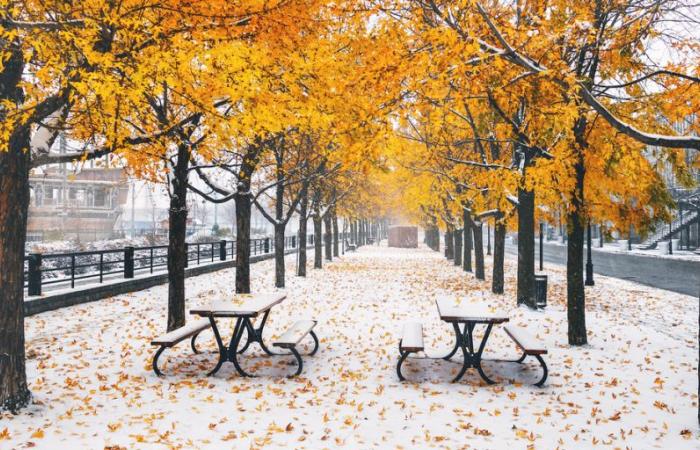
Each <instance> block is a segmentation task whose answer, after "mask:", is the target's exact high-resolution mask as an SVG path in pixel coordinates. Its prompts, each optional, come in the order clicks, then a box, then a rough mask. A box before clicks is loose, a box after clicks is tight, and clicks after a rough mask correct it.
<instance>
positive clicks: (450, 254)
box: [445, 228, 455, 259]
mask: <svg viewBox="0 0 700 450" xmlns="http://www.w3.org/2000/svg"><path fill="white" fill-rule="evenodd" d="M452 234H453V232H452V228H448V229H447V231H445V258H447V259H453V258H454V255H455V241H454V238H453V237H452Z"/></svg>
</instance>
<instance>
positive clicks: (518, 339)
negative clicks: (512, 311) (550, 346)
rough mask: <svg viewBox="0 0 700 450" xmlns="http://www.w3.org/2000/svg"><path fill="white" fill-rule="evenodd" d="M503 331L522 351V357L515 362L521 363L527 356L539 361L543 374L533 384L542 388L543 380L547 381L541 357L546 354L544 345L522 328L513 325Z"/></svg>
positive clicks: (545, 368) (546, 373) (545, 366)
mask: <svg viewBox="0 0 700 450" xmlns="http://www.w3.org/2000/svg"><path fill="white" fill-rule="evenodd" d="M505 330H506V333H507V334H508V336H510V338H511V339H512V340H513V342H515V344H516V345H517V346H518V347H519V348H520V349H521V350H522V351H523V356H521V357H520V359H518V360H517V361H515V362H517V363H521V362H523V361H524V360H525V358H526V357H528V356H533V357H535V358H536V359H537V361H539V363H540V365H541V366H542V370H543V374H542V378H540V380H539V381H538V382H537V383H535V386H539V387H542V385H544V382H545V380H547V375H548V370H547V364H545V362H544V359H543V358H542V355H546V354H547V347H545V345H544V344H543V343H542V342H541V341H540V340H539V339H537V338H536V337H535V336H533V335H532V334H530V333H529V332H528V331H527V330H525V329H524V328H521V327H518V326H515V325H508V326H506V327H505Z"/></svg>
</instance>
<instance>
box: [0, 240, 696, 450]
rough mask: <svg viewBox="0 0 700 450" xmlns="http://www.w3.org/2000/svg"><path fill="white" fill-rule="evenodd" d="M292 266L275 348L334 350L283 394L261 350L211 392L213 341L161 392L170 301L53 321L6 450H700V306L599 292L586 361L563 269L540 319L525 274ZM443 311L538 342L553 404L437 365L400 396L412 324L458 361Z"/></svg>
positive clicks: (125, 300) (111, 304)
mask: <svg viewBox="0 0 700 450" xmlns="http://www.w3.org/2000/svg"><path fill="white" fill-rule="evenodd" d="M287 263H288V265H287V268H288V270H289V271H290V274H289V275H288V278H287V280H288V286H287V289H286V291H287V292H288V293H289V299H288V300H287V301H285V302H284V303H282V304H281V305H280V306H279V307H276V308H275V309H273V312H272V314H271V315H270V322H269V325H268V327H266V330H269V332H270V335H269V336H266V337H265V339H266V340H267V341H269V340H271V339H272V337H273V335H274V334H277V333H280V332H281V331H282V330H283V329H284V328H285V327H286V326H287V325H288V324H290V323H291V322H293V321H294V320H296V319H298V318H303V317H311V318H315V319H317V320H318V321H319V324H318V326H317V328H316V330H317V332H318V334H319V337H320V338H321V348H320V350H319V352H318V354H317V355H316V356H313V357H306V358H305V364H304V372H303V374H302V376H301V377H299V378H296V379H287V378H285V377H284V375H286V374H289V373H290V372H291V371H293V367H290V365H289V364H290V363H291V358H285V357H282V358H267V357H263V356H262V354H261V351H260V350H259V349H257V348H255V349H254V351H253V352H252V355H250V356H248V355H247V354H246V356H245V357H244V358H242V361H243V365H244V367H246V368H247V369H249V370H250V371H251V372H254V373H256V374H258V375H259V376H257V377H256V378H252V379H244V378H240V377H238V376H236V375H235V371H234V370H233V368H232V367H231V366H230V365H229V364H227V365H225V366H224V367H223V368H222V370H221V371H220V372H219V374H218V375H217V376H215V377H211V378H207V377H206V376H204V373H205V372H206V370H208V369H210V368H211V367H212V366H213V365H214V363H215V360H216V355H215V353H214V346H213V340H212V339H211V337H210V336H205V335H203V336H202V338H200V342H201V344H203V345H202V346H203V347H204V348H205V350H206V351H205V352H204V353H203V354H202V355H197V356H192V355H191V353H190V351H189V349H188V346H187V345H186V343H182V344H180V345H179V346H178V347H176V348H175V349H173V350H172V351H170V352H168V353H166V354H164V357H163V358H162V362H163V363H164V364H163V367H162V368H163V371H164V373H165V374H166V376H165V377H163V378H157V377H155V376H154V375H153V374H152V372H151V371H150V358H151V356H152V354H153V348H152V347H151V346H150V345H149V342H150V339H151V338H152V337H153V336H155V335H157V334H159V333H161V332H162V331H163V327H164V324H165V304H166V301H167V287H165V286H158V287H155V288H152V289H149V290H146V291H142V292H139V293H133V294H127V295H121V296H118V297H115V298H112V299H107V300H103V301H99V302H94V303H90V304H85V305H79V306H75V307H71V308H65V309H61V310H58V311H52V312H48V313H44V314H40V315H37V316H34V317H31V318H29V319H28V321H27V346H28V352H29V358H30V360H29V363H28V367H29V378H30V383H31V389H32V391H33V393H34V396H35V399H36V401H37V403H36V404H35V405H33V406H32V407H31V408H30V409H29V410H28V411H26V412H25V413H23V414H21V415H19V416H14V417H11V416H3V417H2V418H1V419H2V420H1V421H0V448H5V446H7V443H8V442H9V446H7V448H13V447H22V446H26V445H28V444H27V443H28V442H32V444H33V445H35V446H36V447H38V448H51V449H56V448H77V447H92V448H96V447H103V446H121V447H127V448H129V447H132V446H136V447H140V446H143V445H145V443H153V444H159V445H160V446H156V447H153V448H162V446H171V447H184V448H314V449H316V448H351V449H355V448H363V449H364V448H416V449H423V448H429V447H436V448H497V447H498V448H503V447H504V446H514V448H525V447H527V446H528V445H534V446H535V447H536V448H554V447H556V446H560V447H562V448H571V447H573V446H575V445H578V446H580V445H584V446H586V447H587V446H591V445H593V444H601V443H603V442H605V443H608V444H609V445H613V446H619V447H624V446H630V447H633V448H641V447H644V448H649V447H658V448H697V446H698V442H699V441H698V434H697V425H696V424H697V422H696V411H695V410H694V409H693V396H694V393H695V392H696V389H697V386H696V382H697V378H696V375H695V372H694V371H695V365H696V363H697V360H696V358H697V350H696V348H695V339H696V335H695V333H696V332H697V328H696V327H697V324H696V320H697V315H698V310H697V307H698V305H697V301H696V300H695V299H692V298H691V297H687V296H683V295H680V294H673V293H669V292H667V291H661V290H657V289H653V288H648V287H643V286H639V285H636V284H633V283H630V282H626V281H620V280H614V279H610V278H606V277H599V278H598V279H597V283H598V284H597V286H596V287H595V290H590V291H589V294H588V311H589V313H588V317H587V319H588V325H589V331H590V334H589V341H590V344H589V345H588V346H586V347H583V348H570V347H568V345H567V343H566V320H565V319H566V314H565V310H564V293H565V286H564V284H563V283H564V273H563V271H562V270H560V269H557V268H552V269H551V270H550V271H549V272H548V274H549V275H550V305H549V306H548V308H547V309H546V310H545V311H544V312H532V311H528V310H526V309H524V308H517V307H516V306H515V302H514V300H513V299H514V276H515V266H514V263H513V261H512V260H508V261H507V267H506V272H507V275H506V285H507V289H506V293H505V295H503V296H496V295H493V294H491V293H490V292H489V284H488V282H484V281H479V280H475V279H474V278H473V276H471V274H465V273H464V272H463V271H462V270H461V268H459V267H455V266H454V265H452V264H451V263H450V262H448V261H446V260H445V259H444V258H443V257H442V256H441V255H440V254H438V253H435V252H432V251H430V250H428V249H426V248H424V247H421V248H419V249H388V248H386V247H377V246H371V247H370V246H367V247H363V248H361V249H360V250H358V251H357V252H354V253H349V254H346V255H344V256H342V257H341V258H337V259H336V260H335V261H333V262H332V263H326V264H325V265H324V269H323V270H313V269H311V268H310V269H309V276H308V277H307V278H305V279H301V278H298V277H295V276H293V274H292V273H293V272H292V271H293V269H294V264H295V260H294V256H293V255H292V256H290V257H289V258H288V260H287ZM324 263H325V261H324ZM488 272H489V271H488V267H487V273H488ZM252 273H253V288H254V289H255V290H257V291H258V292H265V291H272V290H273V288H271V286H273V277H274V274H273V263H272V262H271V261H265V262H261V263H259V264H256V265H254V266H253V267H252ZM233 277H234V271H233V270H222V271H219V272H216V273H213V274H208V275H204V276H199V277H193V278H190V279H188V280H187V291H188V298H189V300H188V302H189V304H188V307H193V306H195V305H198V304H203V303H206V302H209V301H211V300H216V299H222V298H226V297H229V296H230V295H231V289H232V285H233ZM444 295H447V296H451V297H453V298H461V299H462V300H463V301H466V302H473V303H475V304H476V303H479V304H484V303H485V304H487V305H488V306H490V307H492V308H494V309H497V310H499V311H502V312H504V313H506V314H508V315H509V316H510V317H511V321H512V322H514V323H516V324H519V325H523V326H527V327H528V328H529V329H530V330H531V331H533V332H534V333H536V334H537V335H538V336H539V337H540V338H541V339H543V340H544V341H545V342H546V343H547V345H548V347H549V348H550V354H549V355H548V364H549V366H550V369H551V372H550V378H549V380H548V384H547V385H546V386H545V388H543V389H538V388H534V387H532V386H530V383H531V382H533V381H535V380H536V379H537V378H538V377H539V369H538V368H537V366H536V365H533V366H525V367H524V368H522V369H518V368H516V367H513V366H510V365H506V364H504V363H490V364H488V365H486V366H485V370H486V372H487V373H488V374H489V375H490V376H492V378H494V379H495V380H497V381H498V384H497V385H495V386H485V385H482V384H481V383H480V379H479V378H478V375H476V374H475V373H468V374H467V375H466V376H465V378H464V379H463V380H462V381H461V382H460V383H456V384H453V383H450V382H449V380H450V379H451V378H452V375H453V374H454V373H455V372H456V370H457V369H458V367H459V366H458V365H457V364H453V363H448V362H444V361H441V360H431V359H413V360H409V361H408V362H407V363H406V364H405V365H404V373H405V374H406V375H407V377H408V378H409V380H411V381H410V382H407V383H399V382H398V380H397V378H396V373H395V364H396V361H397V357H398V350H397V346H398V339H399V334H400V332H401V327H402V323H403V322H404V321H406V320H420V321H422V322H423V323H424V329H425V331H424V333H425V335H426V348H427V353H428V356H435V355H439V354H443V353H445V352H446V350H447V349H448V348H449V347H450V345H451V336H452V334H451V331H450V328H449V327H448V326H447V325H446V324H445V323H442V322H441V321H440V320H439V319H438V315H437V311H436V308H435V304H434V301H435V299H436V298H437V297H439V296H444ZM623 312H624V314H623ZM652 312H653V314H651V313H652ZM651 317H653V318H654V319H655V320H651V319H650V318H651ZM659 317H661V318H662V319H661V321H660V322H659V319H658V318H659ZM229 329H230V328H226V330H227V331H228V330H229ZM419 356H424V355H419ZM513 356H516V351H515V348H514V347H513V345H512V343H511V342H510V340H509V339H508V338H507V337H506V335H505V333H504V332H503V330H502V329H500V328H499V327H496V328H495V329H494V332H493V335H492V338H491V339H490V340H489V347H488V348H487V355H486V357H491V358H501V357H513ZM470 372H471V371H470ZM38 430H41V431H40V432H39V431H38ZM686 430H692V431H686ZM4 432H6V433H7V434H6V436H7V437H6V438H2V436H3V433H4Z"/></svg>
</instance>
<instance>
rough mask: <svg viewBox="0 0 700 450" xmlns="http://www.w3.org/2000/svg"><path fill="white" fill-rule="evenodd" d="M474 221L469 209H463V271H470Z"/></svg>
mask: <svg viewBox="0 0 700 450" xmlns="http://www.w3.org/2000/svg"><path fill="white" fill-rule="evenodd" d="M473 226H474V223H473V222H472V216H471V214H470V213H469V211H468V210H467V209H466V208H465V209H464V258H462V259H463V260H464V261H463V263H464V271H465V272H471V271H472V248H473V243H472V227H473Z"/></svg>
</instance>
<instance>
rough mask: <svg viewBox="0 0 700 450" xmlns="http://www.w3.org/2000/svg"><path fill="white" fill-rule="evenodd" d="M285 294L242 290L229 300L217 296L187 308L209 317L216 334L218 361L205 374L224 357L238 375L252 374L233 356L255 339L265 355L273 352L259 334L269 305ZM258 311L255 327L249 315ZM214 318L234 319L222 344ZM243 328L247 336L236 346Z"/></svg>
mask: <svg viewBox="0 0 700 450" xmlns="http://www.w3.org/2000/svg"><path fill="white" fill-rule="evenodd" d="M286 298H287V294H286V292H275V293H272V294H256V295H249V294H242V295H239V296H237V297H235V298H233V299H231V300H218V301H214V302H212V303H211V304H209V305H206V306H201V307H197V308H193V309H191V310H190V314H193V315H197V316H201V317H206V318H208V319H209V322H210V323H211V328H212V331H213V332H214V337H215V338H216V344H217V345H218V347H219V361H218V363H217V364H216V367H214V369H213V370H212V371H211V372H209V375H214V374H215V373H216V372H218V371H219V369H220V368H221V366H222V365H223V364H224V363H225V362H226V361H231V362H232V363H233V365H234V367H235V368H236V371H237V372H238V373H239V374H240V375H241V376H244V377H250V376H252V375H251V374H249V373H247V372H246V371H245V370H243V368H242V367H241V366H240V364H239V363H238V359H237V354H239V353H244V352H245V351H246V350H247V349H248V347H249V346H250V344H251V343H252V342H257V343H258V344H260V347H261V348H262V349H263V351H264V352H265V353H267V354H268V355H274V353H272V352H271V351H270V350H269V349H268V348H267V347H266V346H265V343H264V342H263V339H262V334H263V330H264V328H265V322H266V321H267V317H268V315H269V314H270V310H271V309H272V307H273V306H275V305H277V304H279V303H281V302H282V301H283V300H284V299H286ZM261 314H262V319H261V321H260V325H259V326H258V327H257V328H256V327H255V326H254V325H253V319H255V318H256V317H258V316H259V315H261ZM217 318H235V319H236V324H235V326H234V328H233V335H232V336H231V341H230V343H229V345H228V346H226V344H224V341H223V340H222V339H221V334H220V333H219V328H218V327H217V326H216V319H217ZM244 332H247V335H248V338H247V341H246V344H245V346H244V347H243V348H242V349H240V350H239V349H238V347H239V345H240V343H241V340H242V338H243V333H244Z"/></svg>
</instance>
